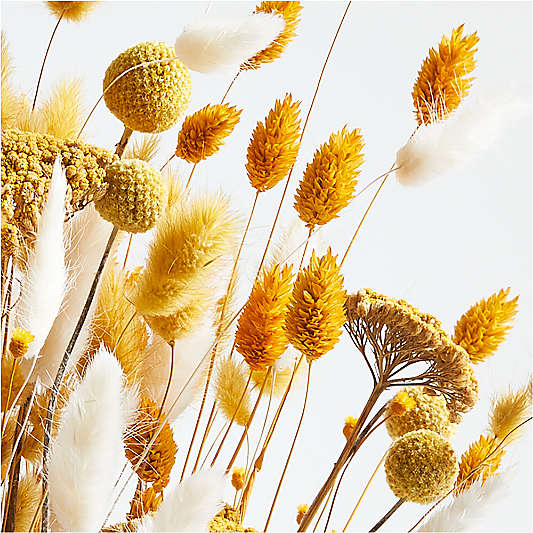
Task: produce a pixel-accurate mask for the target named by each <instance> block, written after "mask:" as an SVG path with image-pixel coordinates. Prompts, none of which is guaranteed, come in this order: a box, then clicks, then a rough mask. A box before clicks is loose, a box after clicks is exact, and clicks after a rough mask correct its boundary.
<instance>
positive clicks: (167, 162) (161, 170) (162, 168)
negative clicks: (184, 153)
mask: <svg viewBox="0 0 533 533" xmlns="http://www.w3.org/2000/svg"><path fill="white" fill-rule="evenodd" d="M175 157H176V154H175V153H173V154H172V155H171V156H170V157H169V158H168V159H167V161H166V163H165V164H164V165H163V166H162V167H161V168H160V169H159V172H163V170H165V167H166V166H167V165H168V164H169V163H170V162H171V161H172V160H173V159H174V158H175Z"/></svg>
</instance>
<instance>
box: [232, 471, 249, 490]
mask: <svg viewBox="0 0 533 533" xmlns="http://www.w3.org/2000/svg"><path fill="white" fill-rule="evenodd" d="M245 475H246V470H245V469H244V468H238V467H235V468H234V469H233V472H232V473H231V484H232V485H233V488H234V489H235V490H241V489H242V488H243V487H244V476H245Z"/></svg>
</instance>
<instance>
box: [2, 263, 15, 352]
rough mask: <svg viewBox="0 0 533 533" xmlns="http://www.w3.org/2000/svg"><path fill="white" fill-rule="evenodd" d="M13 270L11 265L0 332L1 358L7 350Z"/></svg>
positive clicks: (13, 267)
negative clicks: (2, 325) (0, 343)
mask: <svg viewBox="0 0 533 533" xmlns="http://www.w3.org/2000/svg"><path fill="white" fill-rule="evenodd" d="M14 270H15V266H14V265H13V266H12V268H11V273H10V275H9V281H8V282H7V289H6V292H7V295H6V300H7V308H6V316H5V325H4V329H3V330H2V333H3V340H2V357H4V355H5V353H6V349H7V336H8V332H9V320H10V316H11V297H12V296H13V276H14Z"/></svg>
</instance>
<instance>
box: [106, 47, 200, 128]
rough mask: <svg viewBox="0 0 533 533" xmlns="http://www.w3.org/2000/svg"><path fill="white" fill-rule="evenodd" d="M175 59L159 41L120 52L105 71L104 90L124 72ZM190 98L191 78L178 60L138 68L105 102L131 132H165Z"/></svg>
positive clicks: (172, 49) (119, 81)
mask: <svg viewBox="0 0 533 533" xmlns="http://www.w3.org/2000/svg"><path fill="white" fill-rule="evenodd" d="M172 57H175V52H174V48H172V47H171V46H170V45H168V44H167V43H163V42H146V43H141V44H138V45H137V46H133V47H132V48H128V50H126V51H125V52H122V54H120V55H119V56H118V57H117V58H116V59H115V60H114V61H113V62H112V63H111V65H109V67H108V69H107V70H106V73H105V77H104V90H105V89H106V88H107V87H108V85H110V84H111V82H112V81H113V80H114V79H115V78H117V77H118V76H119V75H120V74H122V73H123V72H124V71H125V70H127V69H129V68H131V67H133V66H135V65H139V64H140V63H146V62H148V61H154V60H157V59H166V58H172ZM190 98H191V75H190V73H189V69H188V68H187V67H186V66H185V65H184V64H183V63H181V62H180V61H179V60H177V59H174V60H173V61H168V62H164V63H155V64H153V65H150V66H146V67H140V68H137V69H135V70H132V71H131V72H128V74H125V75H124V76H123V77H122V78H120V79H119V80H118V81H117V82H116V83H115V84H114V85H113V86H111V87H110V89H109V90H108V91H107V92H106V93H105V95H104V99H105V103H106V105H107V107H108V109H109V111H111V113H113V115H115V116H116V117H117V118H118V119H119V120H120V121H121V122H122V123H123V124H124V125H125V126H127V127H128V128H130V129H132V130H135V131H142V132H145V133H157V132H161V131H166V130H168V129H169V128H171V127H172V126H174V124H176V122H177V121H178V119H179V117H180V116H182V115H183V113H184V112H185V110H186V109H187V106H188V105H189V100H190Z"/></svg>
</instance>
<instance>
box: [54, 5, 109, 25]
mask: <svg viewBox="0 0 533 533" xmlns="http://www.w3.org/2000/svg"><path fill="white" fill-rule="evenodd" d="M99 3H100V2H67V1H65V2H63V1H60V2H46V5H47V6H48V10H49V11H50V13H52V15H55V16H56V17H57V18H59V17H61V16H63V19H65V20H71V21H73V22H80V21H81V20H83V19H84V18H85V17H87V15H89V14H90V13H91V12H92V11H93V9H94V8H95V7H96V6H97V5H98V4H99Z"/></svg>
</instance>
